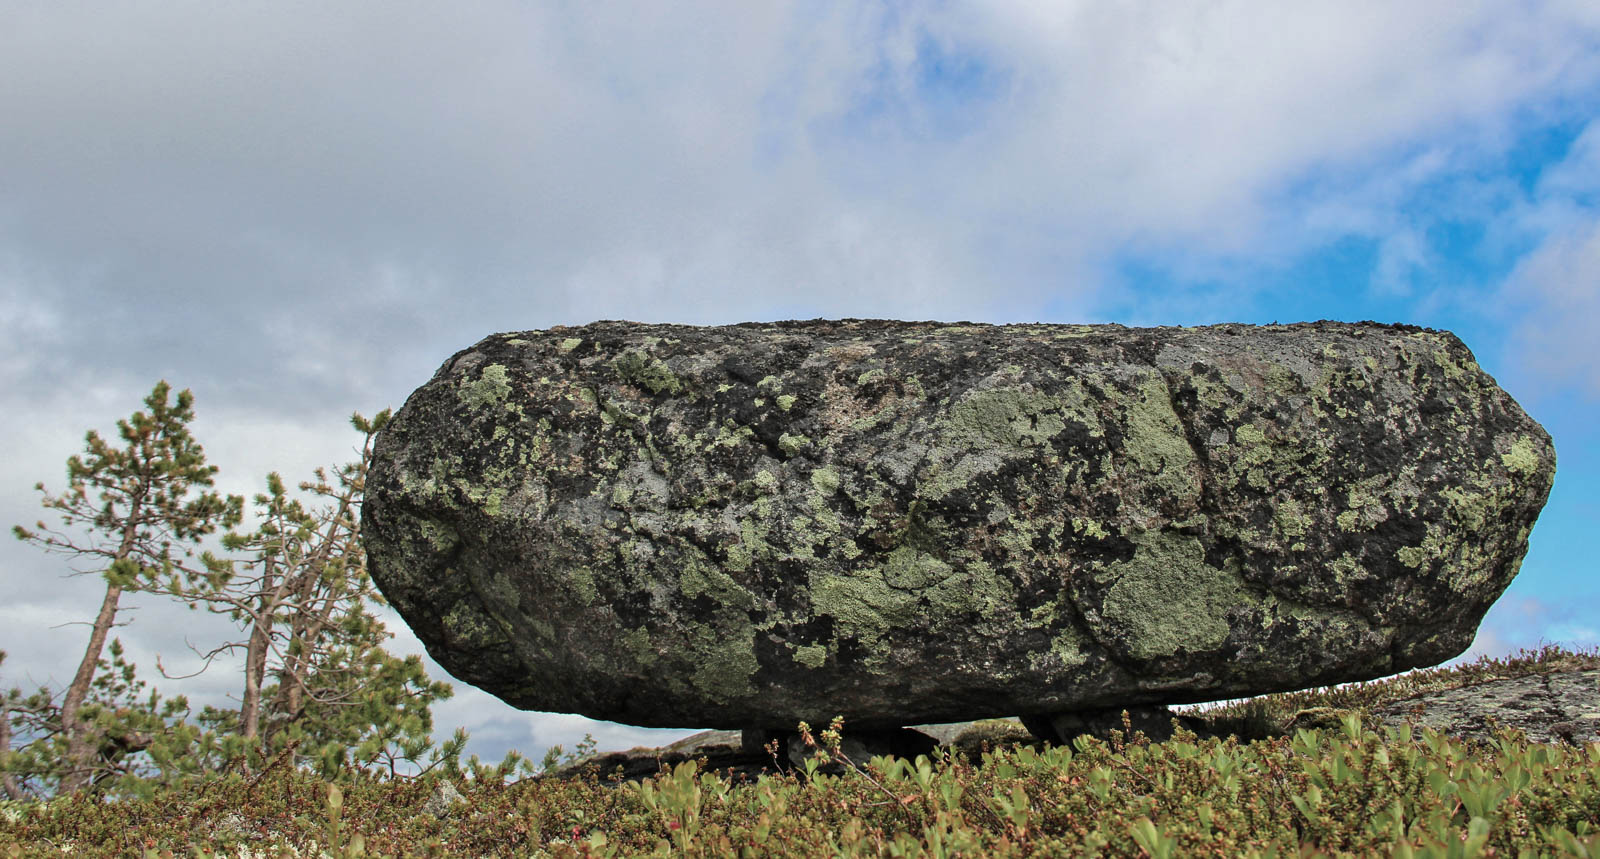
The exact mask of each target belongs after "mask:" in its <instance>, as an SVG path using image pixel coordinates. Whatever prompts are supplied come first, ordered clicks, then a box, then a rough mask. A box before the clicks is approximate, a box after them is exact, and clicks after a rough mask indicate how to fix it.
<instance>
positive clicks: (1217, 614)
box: [1102, 531, 1250, 659]
mask: <svg viewBox="0 0 1600 859" xmlns="http://www.w3.org/2000/svg"><path fill="white" fill-rule="evenodd" d="M1134 546H1135V548H1134V555H1133V559H1132V560H1129V561H1122V562H1117V563H1113V564H1108V565H1107V567H1106V570H1107V574H1108V575H1109V577H1110V578H1111V579H1112V580H1113V581H1114V584H1112V586H1111V588H1110V590H1109V591H1108V592H1107V593H1106V598H1105V603H1104V605H1103V606H1102V611H1103V613H1104V615H1105V618H1106V619H1107V620H1108V621H1110V622H1112V623H1113V624H1115V625H1116V626H1117V627H1119V628H1120V630H1121V631H1122V633H1123V634H1122V635H1121V636H1119V637H1120V638H1122V640H1123V641H1124V642H1125V643H1126V646H1127V648H1128V650H1129V651H1130V652H1131V653H1132V654H1133V655H1134V657H1135V658H1138V659H1154V658H1158V657H1162V656H1172V655H1174V654H1176V653H1177V652H1178V651H1179V650H1180V649H1184V650H1188V651H1190V652H1197V651H1205V650H1211V649H1214V648H1217V647H1220V646H1221V645H1222V643H1223V641H1225V640H1226V639H1227V637H1228V632H1229V625H1228V618H1227V613H1228V610H1229V609H1232V608H1235V607H1237V606H1239V605H1240V604H1242V603H1245V602H1247V601H1250V600H1249V594H1248V593H1247V592H1246V590H1245V588H1244V586H1243V583H1242V582H1241V581H1240V579H1239V577H1238V575H1237V574H1236V573H1234V572H1231V571H1228V570H1220V569H1217V568H1216V567H1213V566H1211V565H1209V564H1207V563H1206V562H1205V548H1204V546H1202V545H1201V543H1200V540H1199V539H1198V538H1196V537H1190V536H1186V535H1183V534H1177V533H1172V532H1168V531H1157V532H1146V533H1144V534H1139V535H1136V536H1135V538H1134Z"/></svg>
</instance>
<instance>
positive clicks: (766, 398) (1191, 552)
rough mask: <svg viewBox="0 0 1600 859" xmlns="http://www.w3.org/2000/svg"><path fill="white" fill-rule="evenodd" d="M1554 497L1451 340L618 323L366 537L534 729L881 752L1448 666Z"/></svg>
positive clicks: (1545, 468)
mask: <svg viewBox="0 0 1600 859" xmlns="http://www.w3.org/2000/svg"><path fill="white" fill-rule="evenodd" d="M1554 471H1555V453H1554V449H1553V447H1552V445H1551V441H1550V437H1549V435H1548V434H1547V433H1545V431H1544V430H1543V428H1541V427H1540V426H1539V425H1538V424H1537V423H1536V422H1535V421H1533V420H1532V419H1531V418H1529V417H1528V416H1527V415H1526V414H1524V413H1523V411H1522V409H1521V408H1519V407H1518V405H1517V404H1516V402H1515V401H1514V400H1513V399H1512V398H1511V397H1510V396H1509V395H1508V394H1506V392H1505V391H1503V390H1501V389H1500V388H1499V387H1498V386H1497V385H1496V384H1495V382H1494V380H1493V379H1492V378H1490V377H1489V376H1488V375H1487V374H1485V373H1484V372H1483V371H1482V370H1481V369H1480V368H1479V367H1478V365H1477V364H1476V363H1475V362H1474V360H1473V358H1472V355H1471V353H1470V352H1469V351H1468V350H1467V348H1466V347H1465V346H1464V345H1463V344H1462V343H1461V342H1460V341H1459V340H1458V339H1457V338H1456V337H1455V336H1453V335H1451V334H1450V333H1448V332H1443V331H1432V330H1427V329H1420V328H1415V327H1409V326H1383V325H1376V324H1370V323H1363V324H1345V323H1330V322H1321V323H1307V324H1298V325H1284V326H1268V327H1253V326H1246V325H1216V326H1209V327H1203V328H1156V329H1130V328H1124V327H1122V326H1115V325H1103V326H1067V325H1011V326H987V325H965V324H962V325H945V324H939V323H905V322H883V321H865V320H844V321H836V322H829V321H814V322H785V323H774V324H747V325H737V326H727V327H712V328H702V327H692V326H675V325H639V324H633V323H625V322H599V323H595V324H592V325H588V326H584V327H581V328H558V329H552V330H549V331H530V332H522V333H511V334H500V335H495V336H493V337H489V338H487V339H485V340H483V341H482V342H480V343H478V344H477V345H476V346H473V347H472V348H470V349H467V350H465V351H463V352H460V353H458V354H457V355H455V356H454V357H452V358H451V359H450V360H449V361H447V362H446V363H445V365H444V366H443V367H442V368H441V369H440V370H439V372H438V373H437V374H436V375H435V376H434V378H433V379H432V380H431V381H430V382H428V383H427V384H426V385H424V386H423V387H421V388H420V389H418V390H417V391H416V392H415V393H414V394H412V396H411V398H410V399H409V400H408V401H407V402H406V404H405V406H404V407H403V408H402V409H400V411H399V412H398V413H397V414H396V415H395V417H394V419H393V421H392V422H391V423H390V424H389V426H388V427H387V428H386V429H385V430H384V432H383V433H382V434H381V435H380V437H379V439H378V443H377V454H376V461H375V462H374V465H373V468H372V472H371V474H370V476H369V479H368V484H367V498H366V505H365V509H364V514H363V515H364V528H365V532H364V533H365V539H366V543H367V548H368V552H369V555H370V558H371V569H372V575H373V578H374V580H375V581H376V582H377V583H378V585H379V587H380V588H381V589H382V590H383V592H384V594H385V595H386V596H387V597H388V598H389V599H390V601H391V602H392V603H393V604H394V606H395V607H396V608H397V609H398V610H399V611H400V613H401V615H402V616H403V617H404V618H405V619H406V621H407V622H408V623H409V624H410V625H411V627H412V628H413V629H414V630H415V631H416V633H417V635H418V637H419V638H420V639H421V640H422V641H423V642H424V644H425V645H426V646H427V648H428V650H429V652H430V653H431V654H432V655H433V657H434V658H435V659H437V660H438V661H439V663H440V664H441V665H443V666H444V667H445V668H446V669H447V670H449V671H450V672H451V673H452V674H454V675H455V676H457V677H458V678H461V679H462V680H465V681H467V682H469V683H473V684H475V685H477V686H480V687H482V688H484V689H486V690H488V691H490V692H492V693H494V694H495V695H497V696H499V697H501V698H502V699H504V700H506V701H508V702H510V703H511V704H513V705H515V706H518V707H523V708H527V709H534V710H546V711H562V712H578V713H583V714H585V715H588V716H592V717H596V718H602V719H611V720H615V721H620V722H627V723H631V724H637V725H656V726H694V727H723V728H750V727H771V728H780V729H788V728H792V727H793V726H794V725H795V723H796V722H797V721H799V720H801V719H805V720H808V721H810V722H811V723H812V725H814V726H820V725H825V724H827V722H828V720H829V719H830V718H831V717H832V716H834V715H843V716H844V717H845V718H846V726H847V727H846V730H847V731H848V730H850V728H852V727H854V728H857V729H863V728H881V727H891V726H897V725H906V724H917V723H927V722H954V721H964V720H970V719H977V718H984V717H989V716H1004V715H1018V714H1021V715H1030V714H1034V715H1044V714H1056V713H1062V712H1067V711H1081V710H1095V709H1099V708H1105V707H1113V706H1116V707H1131V706H1135V705H1142V704H1168V703H1186V702H1193V701H1205V700H1215V699H1221V698H1232V697H1244V696H1250V695H1256V694H1261V693H1265V692H1272V691H1281V690H1287V689H1296V688H1306V687H1310V686H1316V685H1324V684H1330V683H1337V682H1342V681H1348V680H1362V679H1371V678H1375V677H1381V676H1386V675H1389V674H1393V673H1395V672H1398V671H1402V670H1405V669H1408V668H1412V667H1416V666H1426V665H1434V664H1437V663H1439V662H1442V661H1444V660H1446V659H1448V658H1450V657H1452V656H1454V655H1456V654H1457V653H1459V652H1461V651H1462V650H1464V649H1465V648H1466V647H1467V646H1468V644H1469V643H1470V642H1471V640H1472V637H1473V634H1474V631H1475V630H1476V628H1477V625H1478V623H1479V621H1480V620H1481V619H1482V617H1483V614H1484V612H1485V611H1486V610H1487V609H1488V607H1489V605H1490V604H1491V603H1493V601H1494V600H1495V599H1496V598H1497V597H1498V596H1499V595H1500V593H1501V592H1502V591H1503V590H1504V588H1505V587H1506V585H1507V584H1509V583H1510V581H1511V579H1512V577H1513V576H1514V575H1515V574H1516V572H1517V569H1518V566H1519V564H1520V563H1521V559H1522V557H1523V555H1524V553H1525V552H1526V549H1527V537H1528V532H1529V530H1530V529H1531V528H1532V526H1533V523H1534V520H1535V518H1536V517H1537V515H1538V512H1539V510H1540V508H1541V507H1542V506H1543V505H1544V502H1545V499H1546V497H1547V495H1548V493H1549V490H1550V485H1551V481H1552V478H1553V476H1554Z"/></svg>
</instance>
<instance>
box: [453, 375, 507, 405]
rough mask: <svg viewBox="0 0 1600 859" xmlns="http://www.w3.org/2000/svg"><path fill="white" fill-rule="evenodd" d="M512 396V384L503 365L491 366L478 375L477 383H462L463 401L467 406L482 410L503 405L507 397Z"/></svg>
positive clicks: (464, 381) (463, 381)
mask: <svg viewBox="0 0 1600 859" xmlns="http://www.w3.org/2000/svg"><path fill="white" fill-rule="evenodd" d="M509 396H511V383H510V382H509V381H508V380H507V378H506V368H505V366H504V365H502V364H490V365H489V366H487V367H484V368H483V372H481V373H479V374H478V378H477V380H476V381H473V382H467V381H466V380H464V379H463V380H462V383H461V401H462V402H464V403H466V404H467V405H469V406H471V407H473V408H475V409H481V408H484V407H485V406H492V405H496V404H499V403H503V402H505V400H506V397H509Z"/></svg>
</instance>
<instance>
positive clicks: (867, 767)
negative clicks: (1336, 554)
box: [0, 649, 1600, 859]
mask: <svg viewBox="0 0 1600 859" xmlns="http://www.w3.org/2000/svg"><path fill="white" fill-rule="evenodd" d="M1593 659H1594V657H1593V655H1583V654H1574V653H1571V652H1568V651H1558V650H1555V649H1546V650H1545V651H1542V652H1541V653H1540V654H1535V655H1531V656H1524V657H1519V658H1517V659H1512V660H1502V661H1499V662H1498V667H1497V668H1495V669H1493V670H1496V671H1499V672H1509V671H1525V672H1529V673H1536V672H1538V671H1539V670H1541V669H1543V668H1547V667H1548V666H1549V665H1550V664H1555V665H1560V664H1567V665H1569V666H1570V665H1573V664H1581V665H1585V666H1589V665H1592V664H1593ZM1585 660H1588V661H1585ZM1485 670H1486V669H1485V667H1484V666H1482V665H1479V666H1478V667H1476V668H1466V669H1464V670H1462V672H1461V676H1468V677H1470V676H1481V674H1482V673H1483V672H1484V671H1485ZM1457 679H1459V677H1458V678H1457ZM1450 680H1451V675H1450V674H1449V672H1448V671H1447V672H1438V673H1434V674H1432V675H1430V679H1429V682H1430V683H1436V684H1445V683H1448V682H1450ZM1338 691H1339V690H1334V691H1333V692H1331V693H1329V692H1325V693H1323V696H1322V697H1320V698H1319V697H1316V696H1314V695H1308V694H1302V693H1295V694H1294V695H1293V696H1292V701H1293V703H1294V704H1295V705H1309V706H1311V707H1318V706H1321V707H1326V706H1328V703H1329V701H1330V700H1331V697H1330V696H1332V695H1335V694H1337V693H1338ZM1285 697H1286V698H1287V697H1291V696H1285ZM1376 700H1378V699H1374V701H1376ZM1269 703H1270V705H1271V706H1270V709H1273V710H1280V709H1284V708H1285V705H1284V704H1283V703H1282V702H1277V701H1274V702H1269ZM1363 715H1364V714H1363V713H1361V712H1347V713H1345V714H1344V716H1343V718H1341V719H1339V720H1338V721H1337V724H1336V725H1335V726H1333V727H1329V728H1315V729H1306V728H1301V729H1296V730H1294V731H1292V732H1289V733H1279V734H1276V735H1272V736H1268V737H1264V738H1261V739H1255V740H1249V741H1245V740H1241V739H1240V738H1238V737H1227V738H1209V739H1201V738H1199V737H1197V736H1196V735H1195V734H1192V733H1188V732H1185V731H1182V730H1179V731H1178V732H1177V733H1176V734H1175V735H1174V737H1173V738H1172V739H1171V740H1168V741H1166V742H1160V743H1157V742H1152V741H1150V740H1149V739H1147V738H1146V737H1144V736H1143V735H1142V734H1139V733H1137V732H1131V733H1129V734H1127V735H1124V734H1121V733H1116V732H1114V733H1113V735H1112V736H1111V738H1110V740H1109V741H1101V740H1098V739H1092V738H1089V737H1080V738H1078V739H1077V740H1075V741H1074V742H1073V743H1072V744H1070V745H1064V746H1050V745H1041V744H1026V743H1021V744H1011V745H1002V746H996V747H991V748H986V749H983V750H981V751H980V752H978V753H975V754H973V755H970V756H967V755H961V754H955V753H952V752H951V751H950V750H948V749H942V750H940V751H939V752H938V753H937V754H934V755H930V756H921V757H918V758H915V759H912V760H906V759H900V758H889V757H877V758H873V759H871V760H868V761H851V760H849V759H848V758H846V757H845V756H844V753H843V751H842V748H843V744H842V743H841V738H842V736H844V735H845V734H846V733H847V732H848V730H849V728H848V725H843V724H839V723H834V724H830V725H829V726H828V727H827V728H824V729H822V730H821V731H811V730H810V729H809V727H808V728H807V729H806V730H805V732H804V733H806V734H808V735H810V736H811V743H812V748H813V754H812V757H811V759H810V762H809V763H808V764H807V765H805V766H802V767H799V768H796V769H793V770H790V771H786V772H778V773H773V774H768V775H762V776H759V777H756V778H746V777H741V776H733V775H730V774H727V773H719V772H715V771H712V770H711V769H710V768H708V767H707V766H706V765H705V764H704V763H699V762H693V761H690V762H685V763H682V764H678V765H677V766H675V767H672V768H669V769H664V770H663V771H661V772H660V773H658V774H657V775H655V776H653V777H652V778H650V779H647V780H645V781H643V782H640V783H637V784H624V785H621V786H613V785H610V784H609V783H608V782H607V781H606V780H605V778H606V774H605V773H601V772H599V771H598V770H597V769H594V768H590V769H588V770H587V771H583V772H582V773H581V774H579V775H576V776H572V777H566V778H549V777H543V778H523V779H520V780H516V781H512V782H510V783H508V782H507V780H506V777H507V776H509V775H514V774H515V773H516V772H517V771H518V770H519V769H520V765H518V764H516V763H515V762H511V763H507V764H502V765H498V766H484V765H481V764H478V763H477V762H476V761H473V762H472V763H471V765H469V766H466V767H464V768H463V769H462V770H461V771H459V772H455V773H450V772H446V771H444V770H443V769H440V770H436V771H434V772H432V773H430V774H428V775H426V776H423V777H420V778H403V777H391V776H389V775H387V774H384V773H382V772H378V771H374V772H369V773H366V774H363V775H359V776H357V777H355V778H352V779H350V780H348V781H345V782H340V783H338V784H330V783H329V782H327V781H326V780H323V779H321V778H319V777H318V776H317V775H316V774H315V773H314V772H311V771H310V770H308V769H307V768H304V767H300V768H297V767H293V766H288V765H285V764H284V763H276V764H274V765H272V766H269V768H268V769H266V770H264V771H262V772H260V773H257V774H255V775H254V776H251V777H248V778H246V777H242V776H239V775H237V774H234V775H231V776H229V777H227V778H221V779H218V780H216V781H213V782H209V783H204V784H187V785H178V786H175V787H174V788H173V789H172V790H169V791H164V792H162V793H160V794H158V795H156V796H153V797H150V798H146V799H137V800H128V801H125V802H123V803H121V804H119V806H118V807H117V808H116V809H115V812H114V813H108V812H107V810H106V808H105V807H104V805H103V804H97V803H96V802H95V801H94V800H93V799H91V798H89V797H87V796H73V797H68V798H65V799H63V800H59V801H57V802H52V803H50V804H49V805H48V806H42V807H41V806H31V807H29V808H28V809H27V810H25V811H23V812H20V813H17V814H15V815H14V816H13V817H12V818H0V857H3V856H6V855H8V853H9V855H12V856H25V855H34V854H37V853H42V852H44V851H47V850H48V851H52V852H57V851H60V850H62V849H63V848H66V849H69V850H70V851H71V852H72V854H73V855H87V856H127V855H134V856H139V855H143V856H152V857H167V856H174V857H175V856H195V855H199V856H211V855H215V856H229V857H233V856H245V855H250V856H277V855H289V856H311V855H329V856H355V855H364V856H553V857H585V856H646V855H658V856H802V857H813V856H815V857H823V856H878V857H897V856H997V857H1020V856H1130V857H1132V856H1169V857H1170V856H1202V857H1204V856H1216V857H1234V856H1242V857H1251V856H1256V857H1268V856H1306V857H1310V856H1327V857H1333V856H1366V855H1394V856H1418V857H1438V859H1446V857H1480V856H1481V857H1488V856H1572V857H1596V856H1600V743H1590V744H1588V745H1586V746H1581V747H1579V746H1573V745H1570V744H1540V743H1530V742H1528V741H1527V740H1526V739H1525V738H1524V737H1522V736H1520V735H1518V734H1516V733H1515V732H1511V731H1502V732H1500V733H1499V734H1497V735H1495V736H1493V737H1491V738H1488V739H1486V740H1481V741H1470V742H1469V741H1465V740H1462V739H1458V738H1453V737H1450V736H1447V735H1445V734H1440V733H1437V732H1435V731H1432V730H1431V729H1430V730H1424V731H1421V732H1420V733H1414V732H1413V731H1411V730H1410V729H1409V728H1407V727H1386V728H1385V729H1384V730H1382V731H1375V730H1372V729H1369V728H1368V727H1367V726H1366V724H1365V722H1364V719H1363ZM447 783H448V784H449V785H451V786H452V789H458V790H459V794H460V795H461V797H462V800H461V801H458V802H455V803H453V804H438V803H437V802H436V799H437V797H438V796H440V795H441V791H442V790H443V785H445V784H447ZM246 851H249V852H246Z"/></svg>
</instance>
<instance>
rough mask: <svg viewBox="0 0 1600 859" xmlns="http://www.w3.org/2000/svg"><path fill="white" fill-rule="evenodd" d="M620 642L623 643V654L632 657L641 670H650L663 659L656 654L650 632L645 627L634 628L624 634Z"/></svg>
mask: <svg viewBox="0 0 1600 859" xmlns="http://www.w3.org/2000/svg"><path fill="white" fill-rule="evenodd" d="M619 640H620V641H621V643H622V652H623V653H626V654H628V656H630V657H632V659H633V661H634V663H635V664H637V665H638V666H639V667H641V668H648V667H650V666H651V665H654V664H656V661H657V660H659V659H660V658H661V657H660V656H658V655H657V654H656V648H655V645H654V644H652V643H651V641H650V630H648V629H646V628H645V627H642V626H638V627H634V628H633V629H630V630H628V631H627V632H625V633H623V634H622V637H621V638H620V639H619Z"/></svg>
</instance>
